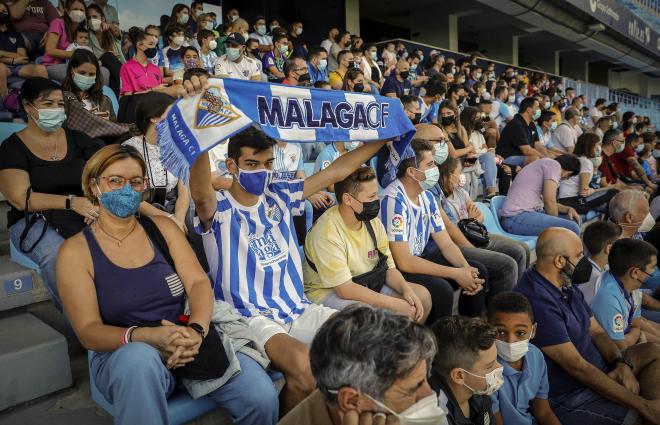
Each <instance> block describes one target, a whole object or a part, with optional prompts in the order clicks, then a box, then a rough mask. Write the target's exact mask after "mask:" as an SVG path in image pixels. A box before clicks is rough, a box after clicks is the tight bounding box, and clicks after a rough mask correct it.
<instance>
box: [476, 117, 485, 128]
mask: <svg viewBox="0 0 660 425" xmlns="http://www.w3.org/2000/svg"><path fill="white" fill-rule="evenodd" d="M483 126H484V125H483V123H482V122H481V118H479V119H477V120H475V121H474V129H475V130H481V127H483Z"/></svg>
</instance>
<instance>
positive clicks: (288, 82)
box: [282, 78, 298, 86]
mask: <svg viewBox="0 0 660 425" xmlns="http://www.w3.org/2000/svg"><path fill="white" fill-rule="evenodd" d="M282 84H284V85H286V86H297V85H298V83H297V82H295V81H289V80H288V79H287V78H285V79H283V80H282Z"/></svg>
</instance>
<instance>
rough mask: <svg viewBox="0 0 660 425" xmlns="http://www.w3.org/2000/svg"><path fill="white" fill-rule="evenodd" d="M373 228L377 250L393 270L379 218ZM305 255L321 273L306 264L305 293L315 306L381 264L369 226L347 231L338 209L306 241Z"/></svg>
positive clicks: (318, 225) (325, 217) (319, 222)
mask: <svg viewBox="0 0 660 425" xmlns="http://www.w3.org/2000/svg"><path fill="white" fill-rule="evenodd" d="M371 226H372V227H373V229H374V233H375V234H376V242H377V243H378V249H379V250H380V252H382V253H383V254H384V255H387V257H388V258H387V267H388V268H389V269H393V268H394V260H392V254H390V248H389V242H388V238H387V233H386V231H385V227H384V226H383V223H381V221H380V219H379V218H378V217H377V218H374V219H373V220H371ZM305 252H306V253H307V256H308V257H309V259H310V260H311V261H312V262H313V263H314V265H315V266H316V270H318V273H317V272H315V271H314V270H312V268H311V267H310V266H309V264H308V263H307V261H305V264H304V266H303V276H304V280H305V293H306V295H307V297H308V298H309V299H310V300H311V301H313V302H315V303H321V302H322V301H323V300H324V299H325V297H327V296H328V295H329V294H330V293H331V292H332V288H334V287H335V286H339V285H341V284H342V283H346V282H348V281H349V280H351V278H352V277H353V276H358V275H360V274H362V273H366V272H369V271H371V270H373V269H374V267H376V264H378V251H376V249H375V247H374V244H373V242H372V241H371V236H369V232H368V231H367V228H366V226H364V225H362V227H361V228H360V230H351V229H349V228H348V227H346V224H345V223H344V220H343V219H342V218H341V215H340V214H339V207H338V206H337V205H335V206H334V207H332V208H330V209H329V210H328V211H326V212H325V213H324V214H323V215H322V216H321V218H319V219H318V221H317V222H316V224H314V227H312V230H310V231H309V233H308V234H307V237H306V238H305Z"/></svg>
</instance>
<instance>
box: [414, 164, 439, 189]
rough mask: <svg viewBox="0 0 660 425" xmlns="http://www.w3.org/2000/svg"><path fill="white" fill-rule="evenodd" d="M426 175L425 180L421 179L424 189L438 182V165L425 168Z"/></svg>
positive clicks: (420, 183)
mask: <svg viewBox="0 0 660 425" xmlns="http://www.w3.org/2000/svg"><path fill="white" fill-rule="evenodd" d="M417 171H422V170H417ZM424 177H425V178H424V180H422V181H420V182H419V185H420V186H421V187H422V190H429V189H431V188H432V187H434V186H435V185H436V184H438V180H439V179H440V170H439V169H438V167H432V168H429V169H428V170H424Z"/></svg>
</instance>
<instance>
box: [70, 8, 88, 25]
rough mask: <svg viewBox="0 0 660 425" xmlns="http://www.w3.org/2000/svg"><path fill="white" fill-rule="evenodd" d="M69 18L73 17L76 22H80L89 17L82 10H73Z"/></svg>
mask: <svg viewBox="0 0 660 425" xmlns="http://www.w3.org/2000/svg"><path fill="white" fill-rule="evenodd" d="M69 19H71V20H72V21H73V22H75V23H76V24H79V23H81V22H82V21H84V20H85V19H87V17H86V16H85V12H83V11H82V10H72V11H71V12H69Z"/></svg>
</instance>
